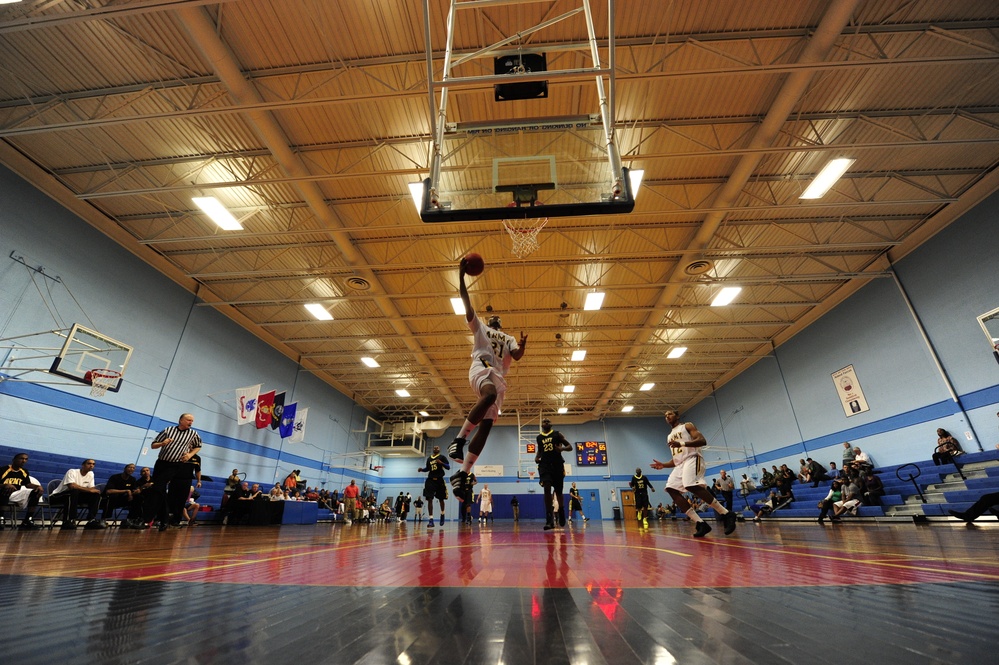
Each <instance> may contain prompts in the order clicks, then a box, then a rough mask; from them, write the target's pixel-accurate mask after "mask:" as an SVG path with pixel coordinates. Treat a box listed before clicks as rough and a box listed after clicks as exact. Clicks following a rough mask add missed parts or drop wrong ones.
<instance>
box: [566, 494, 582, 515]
mask: <svg viewBox="0 0 999 665" xmlns="http://www.w3.org/2000/svg"><path fill="white" fill-rule="evenodd" d="M569 510H578V511H580V512H582V510H583V504H582V503H580V501H579V499H573V498H572V497H569Z"/></svg>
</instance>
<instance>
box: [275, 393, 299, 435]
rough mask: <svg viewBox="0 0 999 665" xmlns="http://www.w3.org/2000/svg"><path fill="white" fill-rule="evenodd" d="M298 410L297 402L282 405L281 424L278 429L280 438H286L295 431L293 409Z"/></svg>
mask: <svg viewBox="0 0 999 665" xmlns="http://www.w3.org/2000/svg"><path fill="white" fill-rule="evenodd" d="M297 410H298V402H293V403H291V404H288V405H287V406H285V407H284V410H283V411H282V412H281V426H280V427H279V428H278V431H279V432H280V433H281V438H282V439H287V438H288V437H289V436H291V435H292V434H293V433H294V432H295V411H297Z"/></svg>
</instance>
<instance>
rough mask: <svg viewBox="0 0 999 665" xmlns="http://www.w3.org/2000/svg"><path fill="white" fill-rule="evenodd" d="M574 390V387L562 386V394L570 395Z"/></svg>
mask: <svg viewBox="0 0 999 665" xmlns="http://www.w3.org/2000/svg"><path fill="white" fill-rule="evenodd" d="M575 390H576V386H562V392H564V393H571V392H573V391H575Z"/></svg>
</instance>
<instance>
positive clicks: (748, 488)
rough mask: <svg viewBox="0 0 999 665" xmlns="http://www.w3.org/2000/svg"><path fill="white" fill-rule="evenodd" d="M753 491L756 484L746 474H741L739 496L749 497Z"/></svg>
mask: <svg viewBox="0 0 999 665" xmlns="http://www.w3.org/2000/svg"><path fill="white" fill-rule="evenodd" d="M755 490H756V483H754V482H753V481H752V480H751V479H750V478H749V476H747V475H746V474H742V480H741V481H739V496H749V495H750V494H752V493H753V492H754V491H755Z"/></svg>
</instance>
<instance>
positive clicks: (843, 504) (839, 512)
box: [832, 478, 862, 522]
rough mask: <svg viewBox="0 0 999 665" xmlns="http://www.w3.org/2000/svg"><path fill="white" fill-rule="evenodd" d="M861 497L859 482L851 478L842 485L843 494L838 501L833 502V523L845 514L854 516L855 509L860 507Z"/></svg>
mask: <svg viewBox="0 0 999 665" xmlns="http://www.w3.org/2000/svg"><path fill="white" fill-rule="evenodd" d="M861 496H862V495H861V489H860V480H859V479H856V478H851V479H850V480H849V481H848V482H847V483H846V484H845V485H843V493H842V495H841V496H840V500H839V501H834V502H833V516H832V519H833V521H834V522H835V521H838V519H839V518H840V517H841V516H843V515H845V514H846V513H850V514H851V515H856V514H857V508H858V507H859V506H860V499H861Z"/></svg>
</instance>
